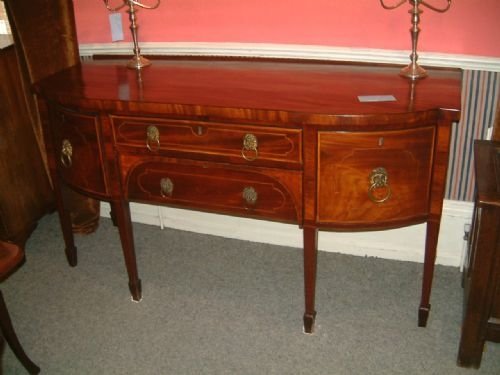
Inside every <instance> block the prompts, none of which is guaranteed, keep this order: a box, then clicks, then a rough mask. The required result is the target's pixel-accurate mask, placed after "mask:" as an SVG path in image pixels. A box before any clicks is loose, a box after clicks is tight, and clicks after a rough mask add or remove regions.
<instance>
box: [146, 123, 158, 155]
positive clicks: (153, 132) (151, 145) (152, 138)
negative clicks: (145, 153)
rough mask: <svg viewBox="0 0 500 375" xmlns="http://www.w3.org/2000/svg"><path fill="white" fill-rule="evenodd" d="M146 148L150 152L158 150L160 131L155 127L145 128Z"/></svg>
mask: <svg viewBox="0 0 500 375" xmlns="http://www.w3.org/2000/svg"><path fill="white" fill-rule="evenodd" d="M146 147H147V148H148V150H149V151H151V152H156V151H158V150H159V148H160V131H159V130H158V128H157V127H156V126H153V125H150V126H148V127H147V128H146Z"/></svg>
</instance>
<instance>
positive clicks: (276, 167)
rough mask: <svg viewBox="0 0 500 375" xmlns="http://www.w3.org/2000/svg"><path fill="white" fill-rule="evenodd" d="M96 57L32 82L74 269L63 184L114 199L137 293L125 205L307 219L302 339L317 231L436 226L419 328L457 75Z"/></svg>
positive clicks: (308, 320) (308, 328)
mask: <svg viewBox="0 0 500 375" xmlns="http://www.w3.org/2000/svg"><path fill="white" fill-rule="evenodd" d="M124 65H125V64H124V63H123V62H122V61H116V60H115V61H106V60H100V61H99V60H97V61H93V62H85V63H82V64H80V65H78V66H75V67H72V68H69V69H66V70H64V71H61V72H59V73H56V74H54V75H53V76H51V77H48V78H47V79H44V80H42V81H40V82H39V83H37V84H36V85H35V90H36V92H37V94H38V96H39V98H40V107H41V112H42V117H43V119H44V120H43V121H44V126H45V129H46V130H47V131H46V133H47V135H46V136H47V139H48V142H47V145H48V146H47V147H48V154H49V159H50V170H51V174H52V178H53V180H54V181H55V190H56V194H57V196H58V199H57V204H58V212H59V215H60V221H61V226H62V231H63V235H64V240H65V246H66V256H67V258H68V261H69V264H70V265H72V266H74V265H76V263H77V252H76V247H75V245H74V240H73V234H72V232H71V226H70V220H69V217H68V212H67V210H66V209H65V204H64V201H63V199H62V197H61V194H60V187H61V185H62V184H65V185H67V186H69V187H71V188H72V189H74V190H76V191H78V192H80V193H82V194H85V195H87V196H90V197H93V198H96V199H99V200H103V201H108V202H110V205H111V208H112V216H113V218H114V220H115V223H116V225H117V226H118V229H119V233H120V238H121V242H122V248H123V254H124V258H125V263H126V269H127V272H128V277H129V288H130V292H131V294H132V298H133V299H134V300H140V299H141V281H140V278H139V276H138V270H137V264H136V259H135V249H134V239H133V236H132V223H131V218H130V209H129V202H131V201H134V202H142V203H150V204H157V205H168V206H175V207H181V208H186V209H194V210H202V211H208V212H216V213H222V214H228V215H239V216H244V217H251V218H259V219H265V220H276V221H282V222H288V223H294V224H297V225H298V226H299V227H301V228H302V229H303V238H304V286H305V313H304V330H305V332H308V333H310V332H312V330H313V328H314V319H315V315H316V311H315V284H316V265H317V234H318V230H339V231H346V230H348V231H360V230H374V229H377V230H380V229H388V228H396V227H402V226H407V225H412V224H417V223H427V232H426V242H425V259H424V274H423V283H422V299H421V301H420V307H419V319H418V322H419V325H420V326H425V325H426V322H427V317H428V314H429V309H430V304H429V300H430V292H431V285H432V278H433V270H434V262H435V257H436V246H437V240H438V234H439V226H440V219H441V212H442V205H443V196H444V190H445V182H446V173H447V166H448V154H449V142H450V134H451V129H452V125H453V123H455V122H457V121H458V120H459V117H460V103H461V72H460V71H459V70H444V69H431V70H430V74H429V77H428V78H425V79H423V80H421V81H417V82H411V81H409V80H407V79H405V78H402V77H400V76H399V75H398V72H399V67H393V66H383V65H369V64H341V63H334V62H324V61H322V62H319V61H294V60H267V59H230V58H189V57H177V58H165V59H162V60H156V61H154V64H153V66H151V67H148V68H146V69H143V70H140V71H136V70H129V69H127V68H126V67H125V66H124Z"/></svg>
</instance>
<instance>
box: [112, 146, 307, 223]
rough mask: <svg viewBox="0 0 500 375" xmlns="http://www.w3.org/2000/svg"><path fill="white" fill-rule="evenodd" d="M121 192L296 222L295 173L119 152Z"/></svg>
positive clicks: (297, 182)
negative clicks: (144, 156)
mask: <svg viewBox="0 0 500 375" xmlns="http://www.w3.org/2000/svg"><path fill="white" fill-rule="evenodd" d="M120 158H121V164H122V170H123V171H128V172H124V175H123V179H124V186H125V195H126V197H127V199H129V200H131V201H137V202H144V203H158V204H162V205H169V206H177V207H184V208H193V209H199V210H205V211H209V212H217V213H221V214H236V215H239V216H247V217H261V218H266V219H273V220H278V221H285V222H292V223H297V222H299V221H300V219H301V215H302V210H301V199H300V197H301V194H302V188H301V186H302V185H301V182H302V173H301V172H300V171H293V170H292V171H290V170H279V169H271V168H244V167H241V166H236V167H235V166H230V165H221V164H217V163H206V162H197V161H187V160H179V159H173V158H160V157H153V158H150V159H148V160H144V159H143V158H141V157H140V156H133V155H122V156H121V157H120Z"/></svg>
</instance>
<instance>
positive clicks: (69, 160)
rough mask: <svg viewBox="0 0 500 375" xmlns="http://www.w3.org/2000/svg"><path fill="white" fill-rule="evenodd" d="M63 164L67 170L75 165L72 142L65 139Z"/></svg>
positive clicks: (63, 143)
mask: <svg viewBox="0 0 500 375" xmlns="http://www.w3.org/2000/svg"><path fill="white" fill-rule="evenodd" d="M61 163H62V165H64V166H65V167H66V168H70V167H71V166H72V165H73V146H72V145H71V142H70V141H69V140H67V139H63V141H62V146H61Z"/></svg>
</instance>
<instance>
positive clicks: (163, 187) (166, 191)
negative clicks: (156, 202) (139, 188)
mask: <svg viewBox="0 0 500 375" xmlns="http://www.w3.org/2000/svg"><path fill="white" fill-rule="evenodd" d="M173 192H174V183H173V182H172V180H171V179H170V178H168V177H165V178H162V179H161V180H160V195H161V196H162V197H163V198H169V197H171V196H172V193H173Z"/></svg>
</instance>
